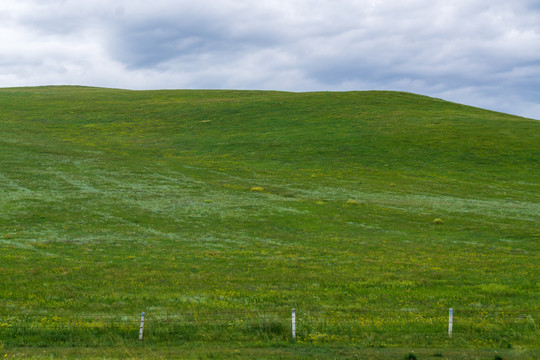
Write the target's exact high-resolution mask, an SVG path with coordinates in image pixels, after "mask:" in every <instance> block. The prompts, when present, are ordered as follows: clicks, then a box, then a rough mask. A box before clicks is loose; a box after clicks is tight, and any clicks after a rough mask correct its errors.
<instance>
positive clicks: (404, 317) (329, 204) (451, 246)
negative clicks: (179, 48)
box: [0, 87, 540, 359]
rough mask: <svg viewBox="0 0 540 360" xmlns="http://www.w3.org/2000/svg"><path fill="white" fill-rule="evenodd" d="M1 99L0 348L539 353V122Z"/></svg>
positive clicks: (288, 99)
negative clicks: (294, 332)
mask: <svg viewBox="0 0 540 360" xmlns="http://www.w3.org/2000/svg"><path fill="white" fill-rule="evenodd" d="M0 109H1V111H0V299H1V302H0V356H4V357H5V358H26V357H35V358H41V357H47V358H49V357H51V358H68V357H96V358H101V357H109V358H118V357H125V358H133V357H141V358H159V357H162V358H174V357H183V358H366V359H367V358H369V359H385V358H396V359H402V358H404V357H405V356H407V355H408V354H409V352H410V351H415V354H417V357H418V358H420V359H438V358H443V359H444V358H452V359H494V357H495V356H496V355H497V356H501V357H503V358H505V359H507V358H516V359H539V358H540V352H539V345H540V298H539V294H540V291H539V290H540V257H539V250H540V243H539V241H540V226H539V222H540V122H539V121H535V120H529V119H524V118H519V117H514V116H510V115H506V114H501V113H496V112H490V111H486V110H482V109H477V108H472V107H467V106H463V105H459V104H454V103H449V102H445V101H442V100H438V99H433V98H428V97H424V96H418V95H413V94H408V93H399V92H381V91H378V92H343V93H327V92H319V93H285V92H268V91H202V90H199V91H126V90H113V89H100V88H86V87H38V88H9V89H0ZM292 308H295V309H296V316H297V339H296V341H293V340H292V339H291V318H290V317H291V309H292ZM449 308H453V309H454V325H453V336H452V337H451V338H450V337H449V336H448V309H449ZM142 311H145V312H146V324H145V330H144V331H145V333H144V336H145V337H144V340H143V341H142V342H141V341H138V333H139V317H140V314H141V312H142Z"/></svg>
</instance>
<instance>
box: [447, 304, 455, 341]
mask: <svg viewBox="0 0 540 360" xmlns="http://www.w3.org/2000/svg"><path fill="white" fill-rule="evenodd" d="M453 323H454V309H452V308H450V311H449V313H448V336H449V337H452V325H453Z"/></svg>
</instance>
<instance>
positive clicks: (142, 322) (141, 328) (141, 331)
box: [139, 311, 144, 340]
mask: <svg viewBox="0 0 540 360" xmlns="http://www.w3.org/2000/svg"><path fill="white" fill-rule="evenodd" d="M143 329H144V311H143V313H142V314H141V327H140V328H139V340H142V337H143Z"/></svg>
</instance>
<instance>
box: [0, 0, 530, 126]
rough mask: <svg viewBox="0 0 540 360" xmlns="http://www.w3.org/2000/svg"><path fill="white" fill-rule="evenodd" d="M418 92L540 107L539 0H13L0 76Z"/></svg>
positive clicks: (3, 25) (4, 81)
mask: <svg viewBox="0 0 540 360" xmlns="http://www.w3.org/2000/svg"><path fill="white" fill-rule="evenodd" d="M37 85H87V86H101V87H113V88H123V89H259V90H284V91H349V90H396V91H407V92H412V93H417V94H422V95H427V96H432V97H436V98H441V99H444V100H449V101H454V102H458V103H462V104H467V105H472V106H477V107H482V108H486V109H490V110H495V111H501V112H506V113H511V114H515V115H520V116H525V117H530V118H534V119H540V0H511V1H509V0H379V1H375V0H196V1H195V0H191V1H187V0H17V1H11V0H3V1H2V2H1V3H0V87H14V86H37Z"/></svg>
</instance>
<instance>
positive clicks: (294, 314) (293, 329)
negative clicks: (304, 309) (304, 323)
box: [292, 309, 296, 340]
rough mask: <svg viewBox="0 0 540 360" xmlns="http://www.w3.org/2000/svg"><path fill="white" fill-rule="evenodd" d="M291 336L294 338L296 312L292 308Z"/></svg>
mask: <svg viewBox="0 0 540 360" xmlns="http://www.w3.org/2000/svg"><path fill="white" fill-rule="evenodd" d="M292 338H293V340H296V313H295V312H294V309H292Z"/></svg>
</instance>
